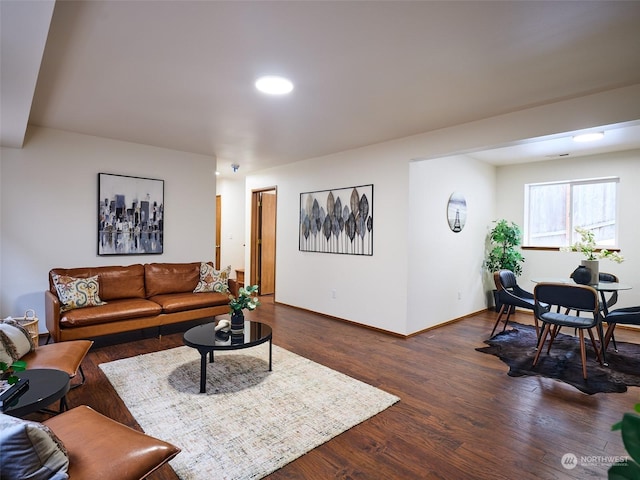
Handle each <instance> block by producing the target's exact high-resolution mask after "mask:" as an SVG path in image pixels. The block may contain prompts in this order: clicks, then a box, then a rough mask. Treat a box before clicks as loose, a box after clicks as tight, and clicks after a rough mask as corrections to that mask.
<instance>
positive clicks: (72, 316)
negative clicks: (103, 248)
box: [45, 262, 237, 342]
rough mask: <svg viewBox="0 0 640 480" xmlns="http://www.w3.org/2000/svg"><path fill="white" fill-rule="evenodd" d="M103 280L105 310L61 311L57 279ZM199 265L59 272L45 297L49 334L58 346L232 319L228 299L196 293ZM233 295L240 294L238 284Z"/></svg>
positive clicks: (222, 295)
mask: <svg viewBox="0 0 640 480" xmlns="http://www.w3.org/2000/svg"><path fill="white" fill-rule="evenodd" d="M54 274H58V275H66V276H70V277H75V278H88V277H93V276H96V275H97V276H98V282H99V296H100V299H101V300H103V301H105V302H106V304H105V305H99V306H90V307H85V308H76V309H73V310H67V311H61V309H60V307H61V302H60V299H59V298H58V295H57V292H56V287H55V283H54V281H53V275H54ZM199 280H200V262H193V263H147V264H144V265H142V264H135V265H128V266H104V267H82V268H54V269H52V270H51V271H50V272H49V290H47V291H45V315H46V325H47V330H48V332H49V334H50V335H51V337H52V338H53V340H54V341H55V342H61V341H65V340H76V339H86V338H93V337H98V336H102V335H110V334H113V333H121V332H128V331H132V330H138V329H141V328H148V327H162V326H163V325H169V324H173V323H179V322H184V321H188V320H196V319H200V318H206V317H214V316H216V315H222V314H225V313H229V298H228V296H227V294H225V293H218V292H206V293H193V290H194V289H195V288H196V286H197V284H198V281H199ZM229 290H230V291H231V293H233V294H237V284H236V282H235V280H233V279H229Z"/></svg>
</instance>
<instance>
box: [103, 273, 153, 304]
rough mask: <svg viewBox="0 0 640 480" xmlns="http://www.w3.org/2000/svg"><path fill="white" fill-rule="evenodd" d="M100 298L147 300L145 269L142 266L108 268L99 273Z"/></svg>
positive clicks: (107, 299)
mask: <svg viewBox="0 0 640 480" xmlns="http://www.w3.org/2000/svg"><path fill="white" fill-rule="evenodd" d="M98 278H99V279H100V298H102V299H103V300H106V301H109V300H115V299H120V298H145V297H146V293H145V290H144V267H143V266H142V265H141V264H136V265H129V266H127V267H117V266H114V267H106V268H103V269H100V272H99V273H98Z"/></svg>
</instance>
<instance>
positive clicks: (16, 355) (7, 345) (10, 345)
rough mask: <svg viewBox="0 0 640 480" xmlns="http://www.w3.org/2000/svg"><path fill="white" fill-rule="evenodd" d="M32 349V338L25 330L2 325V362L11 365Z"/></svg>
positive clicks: (0, 349)
mask: <svg viewBox="0 0 640 480" xmlns="http://www.w3.org/2000/svg"><path fill="white" fill-rule="evenodd" d="M32 349H33V342H32V341H31V336H30V335H29V333H28V332H26V330H25V329H24V328H22V329H21V328H19V327H17V326H15V325H10V324H8V323H4V322H2V323H0V362H4V363H6V364H7V365H11V364H12V363H13V362H15V361H16V360H19V359H20V358H22V357H23V356H24V355H26V354H27V353H29V352H30V351H31V350H32Z"/></svg>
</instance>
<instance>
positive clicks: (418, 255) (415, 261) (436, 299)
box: [407, 155, 496, 332]
mask: <svg viewBox="0 0 640 480" xmlns="http://www.w3.org/2000/svg"><path fill="white" fill-rule="evenodd" d="M410 174H411V181H410V190H409V192H410V201H409V213H410V215H409V250H408V261H409V283H408V291H409V298H410V299H415V301H410V302H409V307H408V308H409V312H408V313H409V315H408V328H407V330H408V332H416V331H420V330H423V329H425V328H427V327H431V326H434V325H438V324H440V323H443V322H446V321H448V320H451V319H453V318H458V317H462V316H464V315H467V314H468V313H469V312H475V311H478V310H482V309H484V308H486V304H487V303H486V292H485V288H486V287H485V285H484V283H483V282H482V281H481V279H482V273H483V270H482V266H483V262H484V257H485V239H486V236H487V228H488V227H487V226H488V225H489V224H490V223H491V221H492V220H493V212H494V209H495V208H494V207H495V205H494V203H495V202H494V199H495V191H496V188H495V168H494V167H493V166H491V165H488V164H486V163H484V162H480V161H477V160H472V159H469V158H466V157H465V156H464V155H460V156H456V157H448V158H440V159H435V160H427V161H422V162H413V163H411V168H410ZM453 192H459V193H461V194H463V195H464V197H465V200H466V202H467V222H466V225H465V227H464V228H463V229H462V231H461V232H458V233H454V232H452V231H451V229H450V228H449V223H448V221H447V202H448V200H449V197H450V196H451V194H452V193H453Z"/></svg>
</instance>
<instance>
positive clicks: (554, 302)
mask: <svg viewBox="0 0 640 480" xmlns="http://www.w3.org/2000/svg"><path fill="white" fill-rule="evenodd" d="M533 296H534V299H535V309H534V315H535V317H536V318H537V319H538V320H539V321H540V322H542V325H543V329H542V334H541V335H540V339H539V341H538V350H537V352H536V355H535V358H534V359H533V366H534V367H535V366H536V365H537V364H538V360H539V358H540V353H541V352H542V347H543V346H544V342H545V341H546V339H547V336H549V333H551V338H550V340H549V346H548V347H547V353H549V351H550V350H551V345H552V344H553V340H554V339H555V337H556V335H557V333H558V330H559V329H560V328H561V327H570V328H575V329H576V330H577V331H578V335H579V338H580V358H581V359H582V377H583V378H584V379H585V380H586V379H587V355H586V346H585V342H584V331H585V330H587V332H588V333H589V338H590V339H591V344H592V345H593V350H594V351H595V352H596V356H597V358H598V361H599V362H600V363H601V364H602V363H603V356H602V355H601V351H600V348H599V347H598V346H597V345H596V341H595V338H594V336H593V330H592V329H593V328H596V330H597V332H598V338H599V340H600V345H604V343H603V341H602V340H603V335H602V317H601V314H600V305H599V300H598V292H597V291H596V290H595V289H594V288H593V287H590V286H587V285H570V284H566V283H546V282H542V283H538V284H537V285H536V286H535V288H534V289H533ZM549 306H557V309H556V310H555V311H554V309H552V308H549ZM561 309H566V310H565V313H561V312H560V310H561ZM573 310H575V312H576V314H575V315H570V314H568V313H566V312H567V311H573ZM580 314H584V316H580ZM551 327H553V331H552V330H551Z"/></svg>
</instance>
